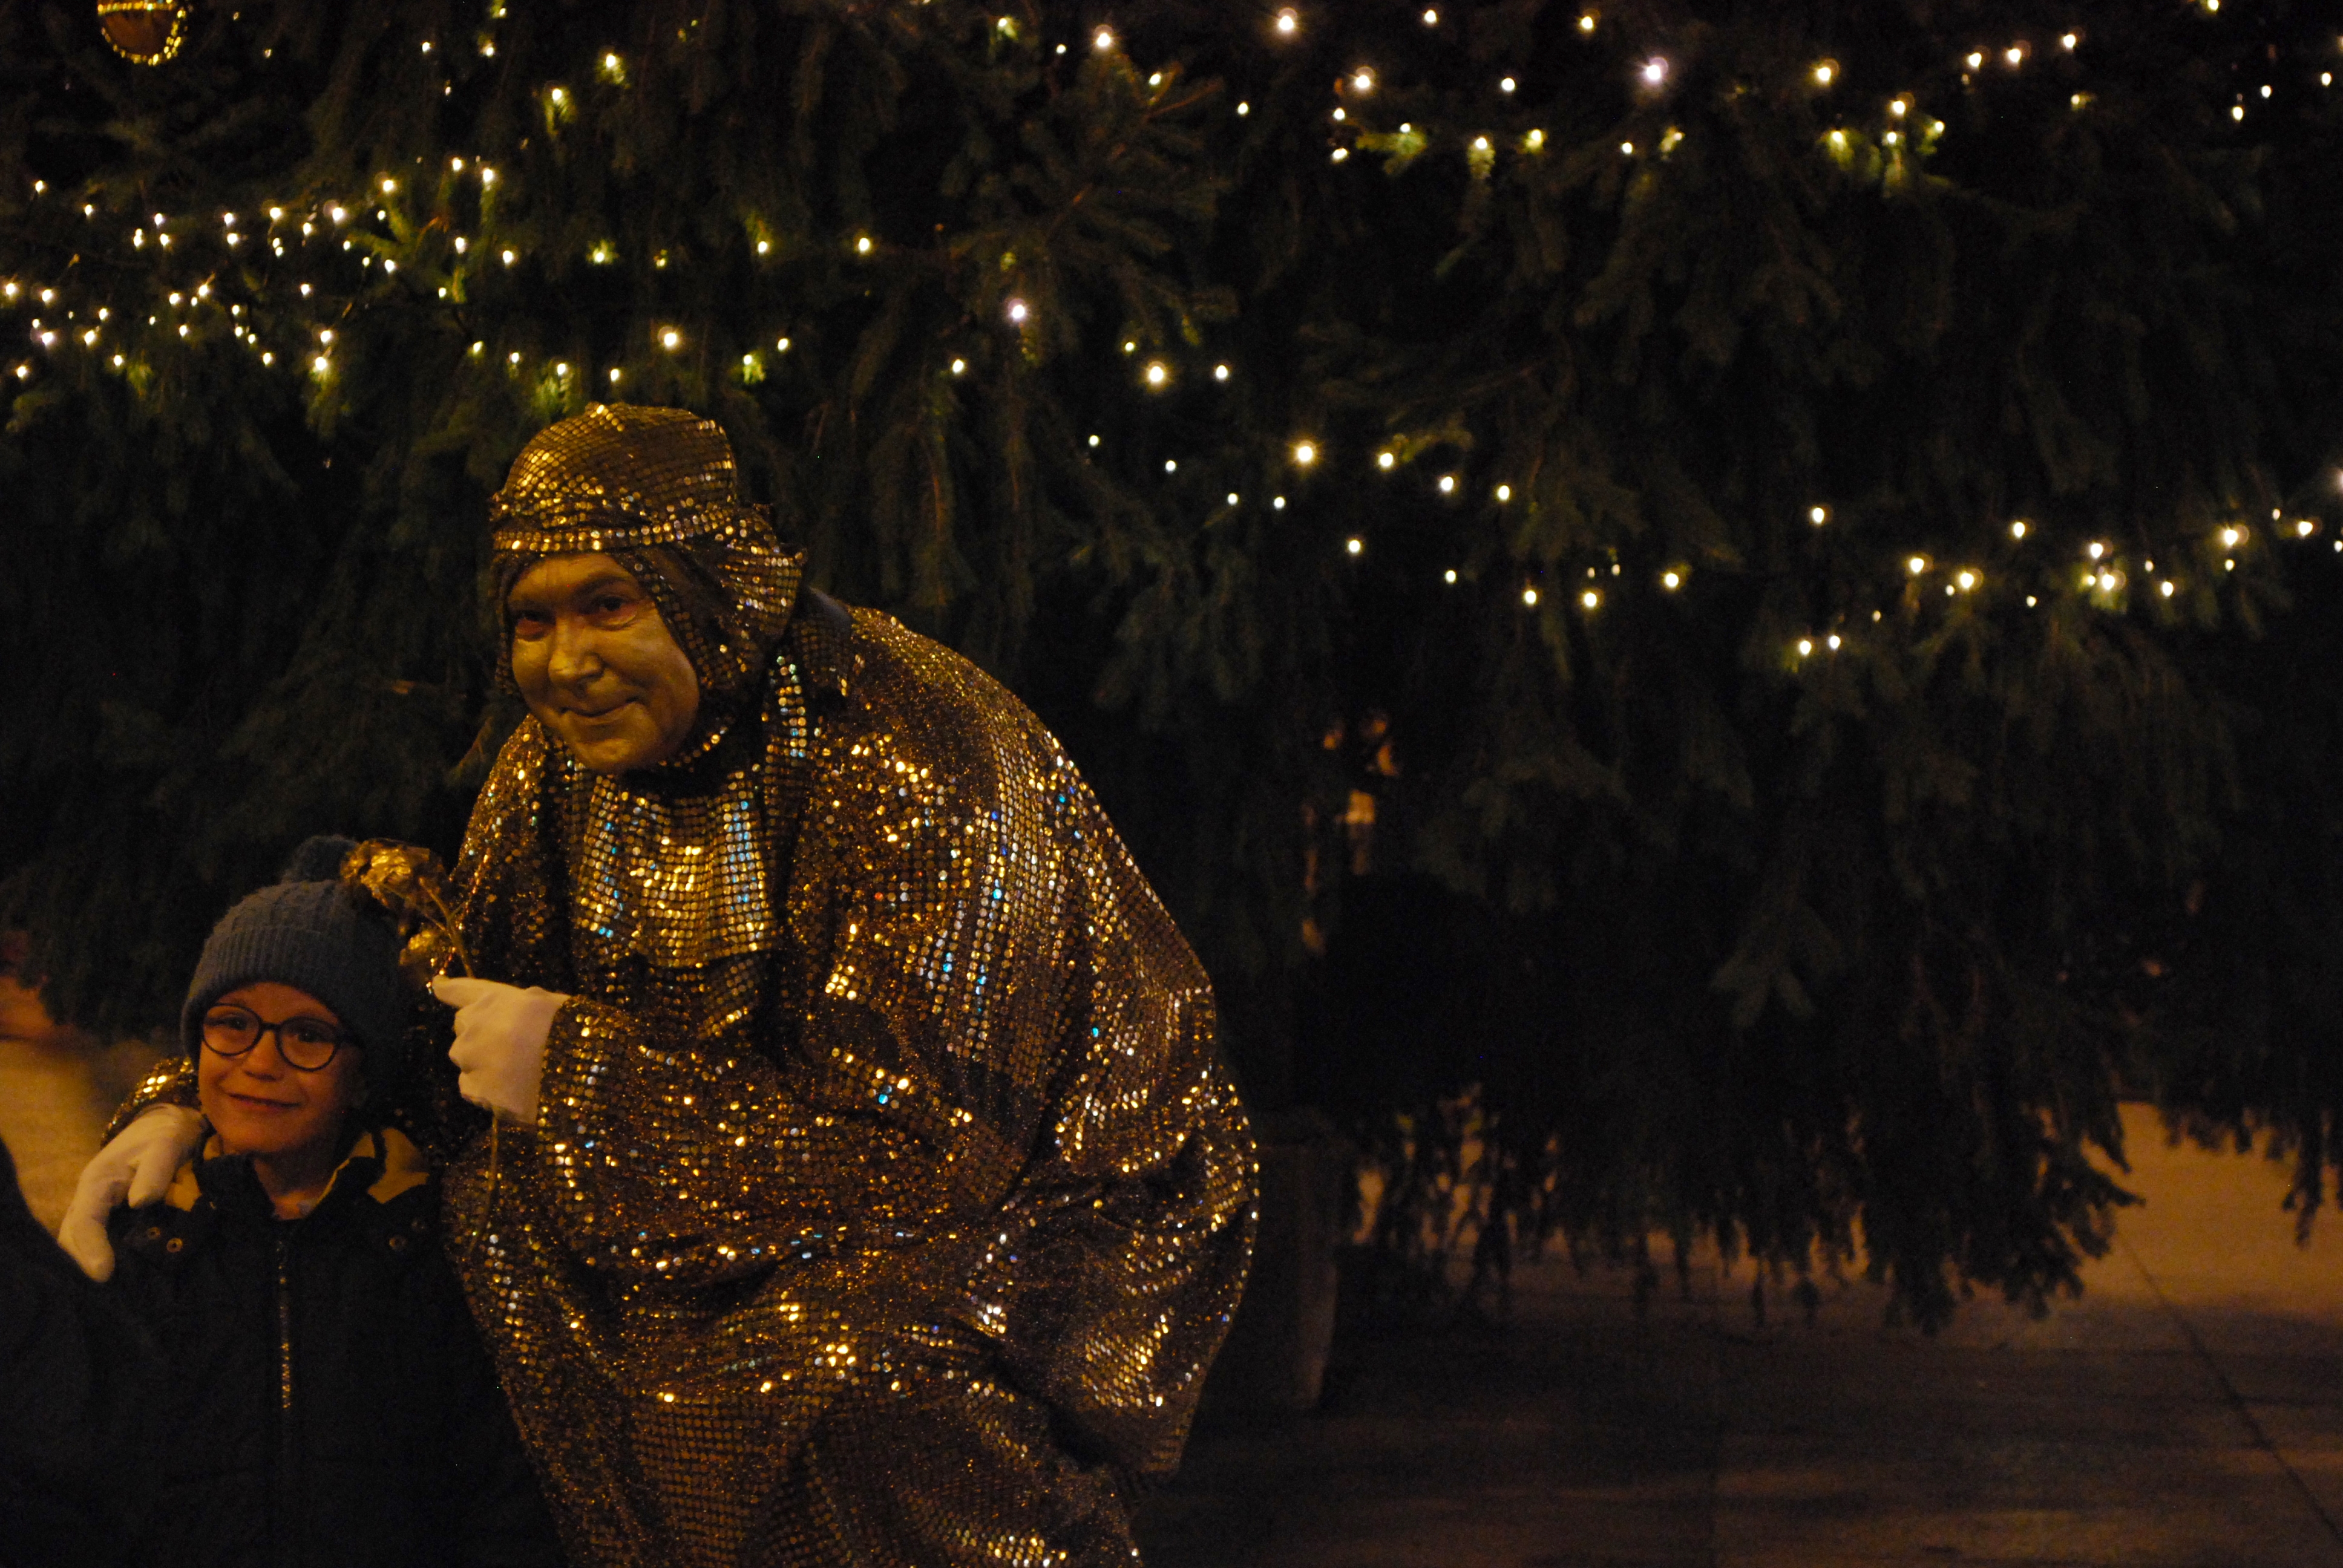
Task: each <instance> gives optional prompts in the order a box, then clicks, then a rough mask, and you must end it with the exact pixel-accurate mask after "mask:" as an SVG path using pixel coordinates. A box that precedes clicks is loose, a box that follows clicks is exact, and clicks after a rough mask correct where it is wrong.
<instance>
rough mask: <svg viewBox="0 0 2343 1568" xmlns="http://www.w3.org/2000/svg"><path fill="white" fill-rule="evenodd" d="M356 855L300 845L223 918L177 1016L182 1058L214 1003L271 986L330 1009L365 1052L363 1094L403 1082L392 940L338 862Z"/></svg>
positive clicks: (348, 843) (323, 842) (330, 844)
mask: <svg viewBox="0 0 2343 1568" xmlns="http://www.w3.org/2000/svg"><path fill="white" fill-rule="evenodd" d="M356 848H357V844H356V843H355V842H353V841H352V840H350V839H343V838H337V837H334V836H331V835H327V834H320V835H318V836H317V837H316V838H314V839H307V840H306V841H304V842H303V844H302V845H301V847H300V848H299V849H296V850H294V851H293V858H292V859H291V860H289V861H287V863H286V867H285V871H284V874H283V876H282V877H281V878H280V879H278V880H277V882H276V883H275V884H274V885H273V886H270V887H266V888H263V889H261V890H259V891H258V892H256V893H254V894H252V895H250V896H249V897H247V898H246V899H245V900H243V901H241V902H240V903H238V904H237V905H236V907H235V908H234V909H231V910H228V912H227V913H226V914H225V915H223V916H221V917H220V922H219V924H218V925H216V926H214V927H213V928H212V934H211V937H210V940H207V941H206V942H205V943H204V956H203V957H202V959H200V960H197V962H196V975H195V979H194V980H192V981H191V982H190V983H189V984H188V986H187V1001H186V1006H185V1007H183V1008H181V1009H180V1010H179V1039H180V1043H181V1044H182V1046H184V1047H185V1049H186V1053H187V1055H188V1056H189V1057H191V1058H192V1057H193V1056H194V1055H195V1054H196V1050H197V1048H198V1046H199V1045H200V1043H201V1041H202V1038H203V1020H204V1014H205V1012H206V1010H209V1009H210V1007H211V1005H212V1003H214V1002H216V1001H217V1000H219V999H220V997H221V996H222V995H223V994H225V993H226V992H228V991H232V990H236V988H237V987H238V986H246V985H254V984H257V983H259V982H261V981H263V980H275V981H277V983H278V984H280V985H289V986H292V987H294V988H295V989H297V990H305V991H307V992H308V993H309V994H310V995H311V996H313V997H316V998H317V1000H319V1001H321V1002H324V1003H325V1004H326V1005H327V1007H329V1008H332V1009H333V1010H334V1013H335V1016H336V1017H337V1018H339V1019H340V1020H341V1021H342V1027H343V1028H344V1029H345V1030H347V1031H348V1032H349V1034H350V1036H351V1038H352V1039H353V1040H355V1041H356V1042H357V1044H358V1045H359V1046H360V1047H361V1048H363V1049H364V1050H365V1051H366V1053H367V1058H366V1065H367V1085H368V1087H369V1088H370V1089H372V1090H374V1091H382V1090H385V1089H387V1088H389V1087H390V1086H391V1084H392V1083H393V1082H394V1081H396V1080H397V1078H399V1077H400V1076H401V1075H402V1072H403V1070H404V1066H405V1064H404V1062H403V1060H401V1059H402V1057H403V1056H404V1052H403V1050H401V1047H402V1045H403V1043H404V1041H405V1038H406V1032H407V1015H408V1010H409V1007H410V998H409V996H408V993H407V987H406V983H405V981H404V980H402V979H401V978H400V976H399V972H398V933H397V931H396V930H393V928H392V926H391V923H390V920H389V919H388V917H387V915H386V914H384V912H383V910H381V908H380V906H379V905H377V904H376V903H375V901H374V900H372V899H370V898H368V897H367V895H366V893H365V892H364V890H361V889H357V888H353V887H350V886H349V885H347V883H345V882H344V881H343V880H342V879H341V867H342V859H343V857H345V856H346V855H347V854H348V853H349V852H350V851H351V850H352V849H356Z"/></svg>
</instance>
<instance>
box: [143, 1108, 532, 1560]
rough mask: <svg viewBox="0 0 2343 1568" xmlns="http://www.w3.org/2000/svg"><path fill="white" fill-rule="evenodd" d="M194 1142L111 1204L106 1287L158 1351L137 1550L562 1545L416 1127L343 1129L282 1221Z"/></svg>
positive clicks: (477, 1552) (481, 1556) (392, 1556)
mask: <svg viewBox="0 0 2343 1568" xmlns="http://www.w3.org/2000/svg"><path fill="white" fill-rule="evenodd" d="M437 1227H438V1188H437V1183H436V1182H435V1181H433V1180H432V1177H431V1174H430V1171H429V1170H428V1168H427V1166H426V1165H425V1163H424V1161H423V1159H422V1156H421V1155H420V1153H419V1152H417V1150H416V1148H415V1146H414V1144H412V1143H411V1142H409V1141H407V1139H406V1138H405V1137H404V1136H403V1135H402V1134H400V1133H398V1132H397V1131H379V1132H373V1131H369V1132H365V1133H362V1134H360V1135H359V1136H358V1138H357V1141H356V1142H355V1144H354V1145H353V1146H352V1149H351V1151H350V1154H349V1156H348V1157H347V1159H346V1160H345V1161H343V1163H342V1166H341V1169H340V1170H339V1171H337V1173H336V1175H335V1178H334V1181H333V1184H332V1185H331V1186H330V1187H329V1188H328V1189H327V1192H326V1195H325V1196H324V1197H323V1198H322V1199H320V1200H319V1201H318V1203H317V1208H316V1209H315V1210H314V1211H311V1212H310V1213H309V1214H308V1215H307V1217H306V1218H304V1219H300V1220H293V1221H280V1220H278V1219H277V1218H276V1216H275V1213H274V1211H272V1209H271V1206H270V1203H269V1201H268V1198H267V1195H266V1193H265V1192H264V1191H262V1190H261V1186H260V1183H259V1181H258V1180H257V1178H256V1177H255V1176H254V1174H253V1171H252V1166H251V1162H250V1161H248V1160H244V1159H238V1158H232V1157H223V1156H221V1155H219V1154H218V1153H217V1145H216V1141H215V1143H214V1144H213V1146H212V1147H211V1148H210V1149H207V1150H206V1157H205V1158H202V1159H199V1160H198V1161H196V1162H195V1163H193V1164H191V1165H189V1166H188V1167H187V1168H186V1170H183V1171H180V1173H179V1178H178V1180H177V1181H176V1183H175V1184H174V1185H173V1187H172V1189H171V1191H170V1193H169V1195H168V1196H167V1197H166V1199H165V1200H164V1201H163V1202H161V1203H159V1204H157V1205H156V1206H154V1207H152V1208H147V1209H139V1210H131V1211H123V1212H118V1213H116V1216H115V1222H114V1227H113V1230H114V1238H115V1255H116V1260H117V1262H116V1272H115V1288H116V1292H117V1293H118V1297H119V1299H120V1300H122V1301H123V1302H125V1303H126V1304H127V1305H129V1306H130V1308H131V1309H132V1311H133V1312H134V1313H135V1315H136V1316H137V1317H138V1318H140V1319H141V1320H143V1321H144V1322H146V1325H147V1326H148V1327H149V1328H150V1329H151V1330H152V1332H154V1334H155V1337H156V1341H157V1342H158V1344H159V1347H160V1350H161V1352H162V1355H163V1358H164V1364H165V1367H166V1374H165V1394H164V1400H163V1409H162V1412H161V1413H160V1420H161V1425H162V1432H163V1436H164V1440H165V1452H164V1455H163V1457H162V1458H161V1459H160V1460H159V1461H158V1462H156V1470H155V1473H154V1474H153V1476H152V1478H151V1483H150V1485H149V1487H148V1493H149V1497H148V1506H147V1517H146V1524H145V1527H144V1530H143V1533H142V1538H141V1540H140V1542H139V1543H138V1545H137V1547H136V1551H135V1553H134V1558H135V1561H136V1562H138V1563H172V1564H175V1565H178V1568H206V1565H210V1564H218V1565H221V1568H227V1565H230V1564H233V1565H235V1568H246V1565H250V1568H293V1565H307V1564H311V1563H317V1564H332V1565H333V1568H365V1565H368V1564H377V1563H379V1564H385V1565H388V1564H394V1563H397V1564H408V1563H432V1564H439V1563H448V1564H458V1563H464V1564H482V1565H487V1564H498V1565H506V1564H511V1565H520V1564H528V1565H531V1568H536V1565H539V1564H548V1565H549V1564H557V1563H559V1562H560V1553H559V1550H558V1546H557V1544H556V1542H555V1537H554V1533H553V1527H552V1524H551V1523H550V1521H549V1519H548V1515H547V1513H546V1511H545V1505H544V1503H543V1501H542V1499H541V1498H540V1497H539V1495H538V1487H537V1480H536V1477H535V1475H534V1474H533V1473H531V1471H530V1469H529V1465H528V1460H527V1458H526V1456H525V1455H524V1454H523V1452H522V1451H521V1447H520V1441H519V1438H518V1435H517V1434H516V1433H515V1432H514V1430H513V1424H512V1418H511V1415H510V1413H509V1412H508V1409H507V1407H506V1404H505V1400H504V1395H503V1392H502V1391H501V1390H500V1389H499V1388H498V1385H497V1380H496V1374H495V1372H494V1370H493V1369H492V1367H491V1365H490V1363H489V1361H488V1354H487V1352H486V1351H485V1350H484V1349H483V1348H482V1346H481V1343H480V1340H479V1337H478V1333H477V1332H476V1331H475V1330H474V1328H473V1326H472V1322H471V1318H470V1315H469V1313H468V1310H467V1308H466V1307H465V1304H464V1298H463V1295H462V1292H460V1290H459V1289H458V1286H457V1283H456V1279H455V1276H454V1274H453V1273H452V1272H451V1271H450V1270H449V1269H448V1266H447V1261H446V1260H445V1259H444V1258H443V1257H442V1256H441V1253H440V1247H439V1236H438V1230H437Z"/></svg>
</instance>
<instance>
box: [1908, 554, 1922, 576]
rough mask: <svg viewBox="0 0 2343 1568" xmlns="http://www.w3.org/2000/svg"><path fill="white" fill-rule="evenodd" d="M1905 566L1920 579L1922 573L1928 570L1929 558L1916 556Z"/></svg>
mask: <svg viewBox="0 0 2343 1568" xmlns="http://www.w3.org/2000/svg"><path fill="white" fill-rule="evenodd" d="M1904 565H1905V566H1906V568H1908V569H1909V570H1910V571H1911V573H1912V575H1913V576H1914V577H1918V576H1919V575H1920V574H1921V573H1922V572H1925V571H1926V570H1927V569H1928V558H1927V557H1926V556H1914V557H1913V558H1911V559H1910V560H1908V561H1906V562H1905V563H1904Z"/></svg>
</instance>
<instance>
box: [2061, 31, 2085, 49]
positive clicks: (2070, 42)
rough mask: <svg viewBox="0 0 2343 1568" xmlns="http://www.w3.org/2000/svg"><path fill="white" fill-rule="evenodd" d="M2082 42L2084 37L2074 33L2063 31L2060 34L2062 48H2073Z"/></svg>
mask: <svg viewBox="0 0 2343 1568" xmlns="http://www.w3.org/2000/svg"><path fill="white" fill-rule="evenodd" d="M2081 42H2082V39H2081V38H2080V37H2079V36H2077V35H2075V34H2073V33H2061V34H2060V35H2058V46H2059V47H2060V48H2062V49H2071V48H2073V47H2074V46H2075V45H2077V44H2079V43H2081Z"/></svg>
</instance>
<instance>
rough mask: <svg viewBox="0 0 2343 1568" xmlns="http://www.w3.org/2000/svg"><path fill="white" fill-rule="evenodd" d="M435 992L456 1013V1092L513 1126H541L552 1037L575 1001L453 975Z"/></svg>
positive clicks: (437, 983)
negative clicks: (540, 1101)
mask: <svg viewBox="0 0 2343 1568" xmlns="http://www.w3.org/2000/svg"><path fill="white" fill-rule="evenodd" d="M431 991H432V994H433V995H435V996H437V998H438V999H439V1000H441V1001H444V1002H446V1003H447V1005H448V1006H450V1007H452V1008H454V1009H455V1010H456V1043H455V1044H454V1045H452V1046H450V1047H448V1049H447V1060H450V1061H452V1062H454V1063H455V1064H456V1070H457V1074H458V1076H457V1079H456V1091H457V1092H458V1094H461V1095H462V1096H463V1097H464V1098H465V1099H466V1100H468V1101H471V1102H472V1103H473V1104H474V1105H478V1106H479V1107H481V1108H482V1109H484V1110H486V1111H492V1112H494V1113H495V1114H496V1115H498V1116H500V1117H502V1118H504V1119H505V1120H506V1121H511V1122H516V1123H518V1125H520V1126H523V1127H534V1126H536V1125H537V1092H538V1081H540V1080H541V1079H543V1078H544V1076H545V1041H546V1038H547V1036H548V1035H549V1034H551V1033H552V1032H553V1015H554V1014H555V1013H557V1012H559V1011H560V1010H561V1004H562V1003H564V1002H566V1001H568V1000H569V999H568V997H566V996H563V995H562V994H561V993H560V992H558V991H549V990H544V989H542V988H541V987H538V986H530V987H528V989H526V990H524V989H522V988H521V987H519V986H512V985H506V984H505V983H504V982H503V981H501V980H468V979H463V978H460V977H453V976H443V977H442V978H441V979H439V980H434V981H433V982H432V984H431Z"/></svg>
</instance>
